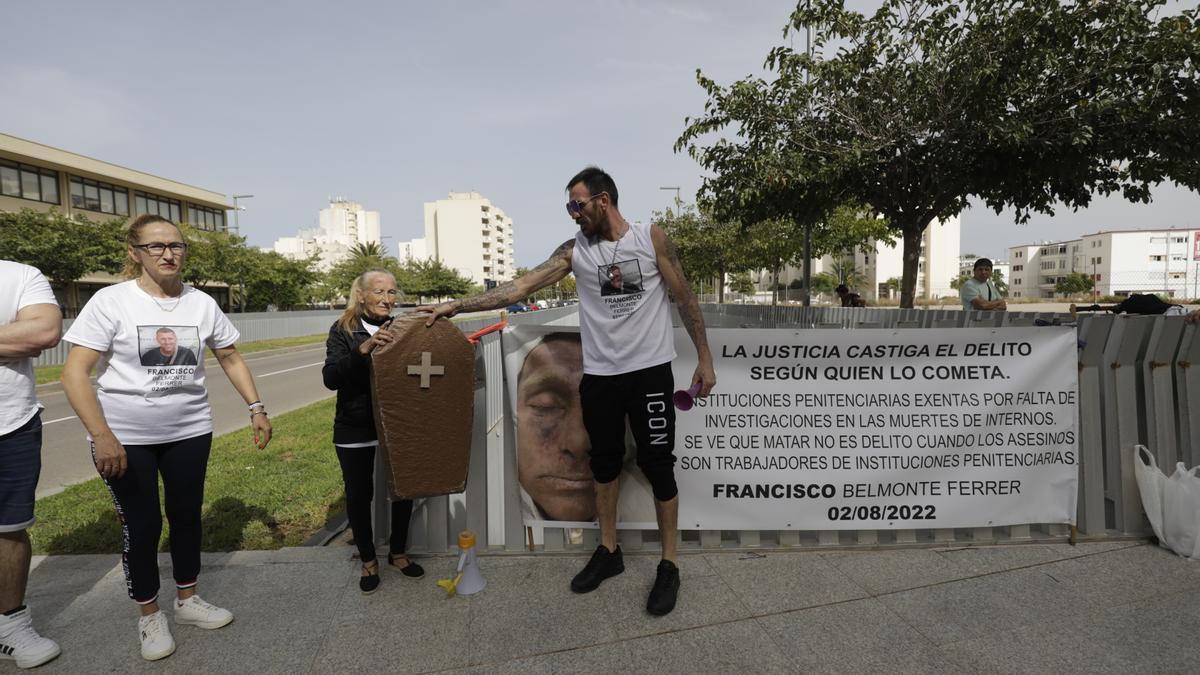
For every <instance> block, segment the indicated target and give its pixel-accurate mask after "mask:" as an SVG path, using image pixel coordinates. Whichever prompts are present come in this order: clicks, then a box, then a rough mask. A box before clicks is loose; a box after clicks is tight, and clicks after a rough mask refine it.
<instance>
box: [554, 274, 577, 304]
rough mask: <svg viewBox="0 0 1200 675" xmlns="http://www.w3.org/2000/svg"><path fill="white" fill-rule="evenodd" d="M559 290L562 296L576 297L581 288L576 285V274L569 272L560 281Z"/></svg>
mask: <svg viewBox="0 0 1200 675" xmlns="http://www.w3.org/2000/svg"><path fill="white" fill-rule="evenodd" d="M558 291H559V297H560V298H574V297H578V296H579V289H578V287H577V286H576V285H575V275H574V274H568V275H567V276H565V277H563V278H562V280H561V281H559V282H558Z"/></svg>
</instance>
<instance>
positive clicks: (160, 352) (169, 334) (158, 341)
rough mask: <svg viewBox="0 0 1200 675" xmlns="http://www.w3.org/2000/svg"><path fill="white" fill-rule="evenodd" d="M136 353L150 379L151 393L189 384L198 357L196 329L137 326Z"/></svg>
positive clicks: (197, 334)
mask: <svg viewBox="0 0 1200 675" xmlns="http://www.w3.org/2000/svg"><path fill="white" fill-rule="evenodd" d="M138 353H139V354H141V363H142V365H143V366H146V367H147V369H148V371H149V374H150V375H151V376H152V381H151V386H150V389H151V391H168V390H171V389H178V388H180V387H183V386H185V385H187V384H189V383H190V382H191V381H192V379H193V377H194V375H195V373H196V363H197V354H199V353H201V348H200V331H199V329H198V328H197V327H196V326H138Z"/></svg>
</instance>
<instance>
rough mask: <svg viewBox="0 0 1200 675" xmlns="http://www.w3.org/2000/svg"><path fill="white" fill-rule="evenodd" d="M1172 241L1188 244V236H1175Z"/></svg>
mask: <svg viewBox="0 0 1200 675" xmlns="http://www.w3.org/2000/svg"><path fill="white" fill-rule="evenodd" d="M1171 241H1173V242H1175V243H1176V244H1186V243H1187V237H1175V238H1174V239H1172V240H1171Z"/></svg>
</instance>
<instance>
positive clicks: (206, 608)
mask: <svg viewBox="0 0 1200 675" xmlns="http://www.w3.org/2000/svg"><path fill="white" fill-rule="evenodd" d="M230 621H233V612H230V611H229V610H227V609H221V608H220V607H217V606H216V605H210V604H209V603H207V602H205V601H203V600H201V599H200V596H199V595H193V596H192V597H190V598H188V599H187V600H184V601H183V602H180V601H179V600H178V599H176V600H175V623H177V624H180V625H188V626H199V627H200V628H208V629H213V628H220V627H222V626H228V625H229V622H230Z"/></svg>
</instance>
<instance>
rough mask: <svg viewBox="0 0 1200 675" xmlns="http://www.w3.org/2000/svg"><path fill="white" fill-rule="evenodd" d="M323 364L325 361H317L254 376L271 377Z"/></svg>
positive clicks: (259, 377) (257, 377) (258, 377)
mask: <svg viewBox="0 0 1200 675" xmlns="http://www.w3.org/2000/svg"><path fill="white" fill-rule="evenodd" d="M323 365H325V362H324V361H317V362H316V363H309V364H306V365H303V366H296V367H295V368H285V369H284V370H277V371H275V372H273V373H264V374H262V375H255V376H254V377H255V378H256V379H262V378H264V377H270V376H272V375H282V374H284V373H290V372H292V371H293V370H300V369H301V368H312V367H313V366H323Z"/></svg>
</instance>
